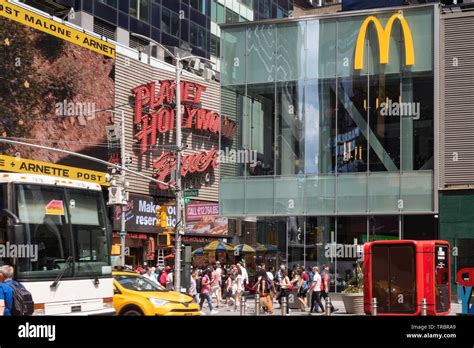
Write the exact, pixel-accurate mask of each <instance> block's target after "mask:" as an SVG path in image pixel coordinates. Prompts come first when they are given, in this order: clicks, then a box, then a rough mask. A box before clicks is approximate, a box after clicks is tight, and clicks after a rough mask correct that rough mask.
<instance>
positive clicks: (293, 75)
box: [276, 22, 306, 81]
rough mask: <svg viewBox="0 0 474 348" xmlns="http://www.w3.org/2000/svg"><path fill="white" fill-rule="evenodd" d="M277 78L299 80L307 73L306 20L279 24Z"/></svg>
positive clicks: (280, 79)
mask: <svg viewBox="0 0 474 348" xmlns="http://www.w3.org/2000/svg"><path fill="white" fill-rule="evenodd" d="M276 35H277V54H276V66H277V68H276V69H277V71H276V79H277V80H278V81H288V80H299V79H303V78H304V75H305V70H306V69H305V64H306V61H305V38H306V22H299V23H294V24H293V23H292V24H286V25H278V26H277V33H276Z"/></svg>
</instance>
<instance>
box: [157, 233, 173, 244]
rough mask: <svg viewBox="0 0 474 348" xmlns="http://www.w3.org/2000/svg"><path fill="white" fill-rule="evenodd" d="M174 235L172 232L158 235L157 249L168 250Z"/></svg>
mask: <svg viewBox="0 0 474 348" xmlns="http://www.w3.org/2000/svg"><path fill="white" fill-rule="evenodd" d="M173 235H174V232H164V233H158V247H161V248H169V247H170V246H172V240H171V238H172V236H173Z"/></svg>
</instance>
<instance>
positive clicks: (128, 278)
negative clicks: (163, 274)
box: [112, 271, 200, 316]
mask: <svg viewBox="0 0 474 348" xmlns="http://www.w3.org/2000/svg"><path fill="white" fill-rule="evenodd" d="M112 275H113V278H114V300H113V305H114V308H115V311H116V313H117V315H127V316H140V315H163V316H199V315H200V311H199V305H198V304H197V303H195V302H193V298H192V297H191V296H188V295H186V294H182V293H179V292H176V291H169V290H166V289H165V288H164V287H163V286H161V285H160V284H158V283H155V282H154V281H151V280H149V279H147V278H145V277H143V276H141V275H140V274H137V273H133V272H124V271H120V272H113V273H112Z"/></svg>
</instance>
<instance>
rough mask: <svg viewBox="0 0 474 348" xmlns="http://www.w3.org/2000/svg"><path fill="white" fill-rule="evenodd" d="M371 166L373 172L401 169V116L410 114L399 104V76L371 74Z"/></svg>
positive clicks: (405, 116) (409, 115) (404, 116)
mask: <svg viewBox="0 0 474 348" xmlns="http://www.w3.org/2000/svg"><path fill="white" fill-rule="evenodd" d="M369 80H370V92H369V95H370V98H369V100H370V102H369V119H370V122H369V123H370V133H369V145H370V152H369V163H370V164H369V168H370V171H376V172H379V171H398V170H399V168H400V119H402V118H408V117H411V116H412V115H411V113H410V111H409V110H408V109H411V103H410V104H407V105H406V106H409V108H405V104H404V103H400V101H401V99H400V96H401V95H402V94H401V91H400V82H401V80H400V75H398V74H392V75H385V74H380V75H374V76H370V78H369Z"/></svg>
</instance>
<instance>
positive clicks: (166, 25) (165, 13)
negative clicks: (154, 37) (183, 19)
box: [161, 8, 171, 33]
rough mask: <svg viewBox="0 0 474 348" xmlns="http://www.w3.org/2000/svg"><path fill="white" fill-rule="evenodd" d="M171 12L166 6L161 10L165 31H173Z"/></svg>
mask: <svg viewBox="0 0 474 348" xmlns="http://www.w3.org/2000/svg"><path fill="white" fill-rule="evenodd" d="M170 23H171V12H170V11H169V10H167V9H165V8H163V9H162V11H161V30H163V31H164V32H165V33H171V27H170Z"/></svg>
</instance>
